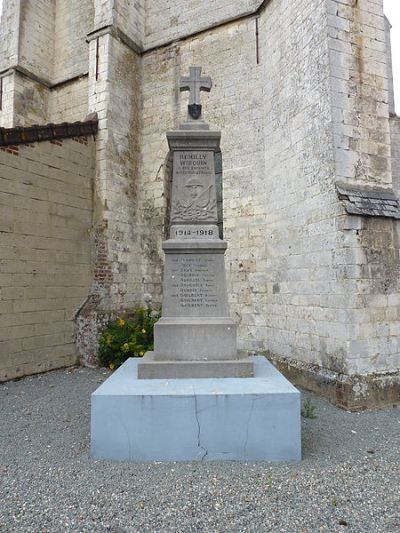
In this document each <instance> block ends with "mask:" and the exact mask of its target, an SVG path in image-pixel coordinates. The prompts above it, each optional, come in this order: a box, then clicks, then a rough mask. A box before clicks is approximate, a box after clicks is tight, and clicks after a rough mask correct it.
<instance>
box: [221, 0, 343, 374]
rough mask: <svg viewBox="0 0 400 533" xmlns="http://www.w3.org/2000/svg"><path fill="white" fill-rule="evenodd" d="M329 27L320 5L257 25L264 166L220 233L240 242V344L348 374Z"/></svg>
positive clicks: (282, 12)
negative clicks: (227, 230) (226, 231)
mask: <svg viewBox="0 0 400 533" xmlns="http://www.w3.org/2000/svg"><path fill="white" fill-rule="evenodd" d="M326 24H327V14H326V3H325V2H324V1H319V2H315V1H307V2H305V1H304V0H303V1H289V0H288V1H281V2H272V3H271V4H269V6H268V8H267V9H266V12H265V16H264V17H261V19H260V31H261V35H262V41H261V51H260V58H261V64H262V68H263V71H262V79H263V80H264V87H263V101H262V114H263V118H264V132H263V137H264V157H265V167H264V171H263V173H262V174H261V175H257V174H256V175H255V176H254V175H253V176H252V177H251V178H250V179H249V181H248V183H245V184H244V186H243V191H241V190H239V194H238V198H237V201H236V203H235V204H234V206H233V207H234V210H232V215H231V216H232V220H231V221H229V215H227V216H228V221H227V224H226V226H228V225H229V226H230V227H231V228H232V229H231V238H230V242H231V243H232V245H233V246H235V243H239V246H237V245H236V246H237V249H236V250H235V252H234V253H235V256H236V258H237V264H238V266H237V269H236V272H233V273H232V275H233V293H234V294H237V295H238V300H237V304H236V311H237V313H239V314H241V317H242V318H241V328H240V334H241V337H242V339H243V340H242V342H243V343H244V344H245V345H246V344H247V345H248V348H250V349H252V350H255V351H257V352H259V351H261V352H266V351H267V352H268V353H270V354H272V355H273V356H276V357H278V358H280V359H282V358H288V359H292V360H296V361H302V362H304V363H307V364H313V365H318V366H321V367H325V368H330V369H332V370H334V369H335V370H340V371H345V368H346V351H347V341H348V339H349V334H350V332H349V325H348V312H347V302H346V297H345V294H346V293H345V291H346V287H345V286H342V285H340V284H338V282H337V278H338V276H340V272H338V268H337V263H338V260H339V257H340V255H341V254H342V250H341V248H342V244H341V242H340V234H339V232H338V231H337V227H336V223H335V220H336V217H337V216H338V215H340V214H341V213H342V208H341V206H340V204H339V201H338V198H337V195H336V192H335V188H334V175H335V173H334V157H333V156H334V152H333V144H332V132H331V108H330V82H329V80H330V72H329V60H328V43H327V38H326ZM235 174H236V175H240V168H239V169H238V171H236V172H235ZM250 175H252V174H250ZM237 228H240V232H241V233H242V235H241V234H240V233H239V232H238V229H237ZM238 237H239V238H238ZM227 238H228V235H227ZM231 253H232V252H231ZM242 259H247V260H251V265H253V271H251V270H250V269H249V267H248V266H247V265H246V263H245V262H243V260H242ZM339 268H340V267H339Z"/></svg>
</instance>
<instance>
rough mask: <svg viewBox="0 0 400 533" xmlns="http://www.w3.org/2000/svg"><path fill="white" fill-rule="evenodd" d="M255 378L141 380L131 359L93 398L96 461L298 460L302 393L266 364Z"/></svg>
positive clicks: (258, 364) (261, 362)
mask: <svg viewBox="0 0 400 533" xmlns="http://www.w3.org/2000/svg"><path fill="white" fill-rule="evenodd" d="M251 360H252V361H253V362H254V369H255V372H254V373H255V375H254V377H252V378H240V379H235V378H227V379H172V380H167V379H160V380H154V379H149V380H147V379H141V380H140V379H137V367H138V362H139V361H138V360H137V359H128V361H126V362H125V363H124V364H123V365H122V366H121V367H120V368H119V369H118V370H117V371H116V372H114V374H112V376H111V377H109V378H108V379H107V381H106V382H105V383H103V384H102V385H101V386H100V387H99V388H98V389H97V390H96V391H95V392H94V393H93V394H92V408H91V456H92V457H93V458H94V459H114V460H120V461H132V462H146V461H293V460H294V461H298V460H300V459H301V439H300V393H299V392H298V391H297V390H296V389H295V388H294V387H293V386H292V385H291V384H290V383H289V382H288V381H287V380H286V379H285V378H284V377H283V376H282V374H280V373H279V372H278V370H276V368H275V367H274V366H273V365H272V364H271V363H270V362H269V361H267V360H266V359H265V358H264V357H253V358H251Z"/></svg>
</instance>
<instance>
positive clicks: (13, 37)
mask: <svg viewBox="0 0 400 533" xmlns="http://www.w3.org/2000/svg"><path fill="white" fill-rule="evenodd" d="M19 4H20V0H7V2H4V1H3V12H2V16H1V19H0V22H1V29H2V31H1V39H0V72H3V71H4V70H6V69H8V68H10V67H11V66H13V65H15V64H16V63H17V62H18V39H19Z"/></svg>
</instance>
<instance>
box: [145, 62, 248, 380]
mask: <svg viewBox="0 0 400 533" xmlns="http://www.w3.org/2000/svg"><path fill="white" fill-rule="evenodd" d="M211 86H212V82H211V79H210V78H209V77H202V76H201V67H190V76H189V77H182V78H181V79H180V88H181V90H189V91H190V96H189V105H188V116H187V120H186V122H184V123H183V124H182V125H181V126H180V128H179V130H178V131H173V132H170V133H168V134H167V138H168V144H169V148H170V150H171V151H172V153H173V179H172V199H171V224H170V236H169V237H170V238H169V239H168V240H167V241H166V242H164V244H163V250H164V252H165V270H164V291H163V306H162V310H163V311H162V315H163V316H162V318H161V319H160V321H159V322H157V324H156V325H155V329H154V352H149V353H147V354H146V355H145V357H144V358H143V360H142V361H141V362H140V363H139V367H138V372H139V378H140V379H154V378H156V379H159V378H209V377H214V378H225V377H250V376H252V375H253V362H252V361H251V360H250V359H249V358H248V357H247V356H245V355H244V354H240V353H239V352H238V350H237V345H236V324H235V323H234V322H233V321H232V319H231V318H230V317H229V310H228V298H227V291H226V280H225V264H224V254H225V251H226V248H227V244H226V242H225V241H222V240H221V239H220V238H219V235H218V226H217V224H218V216H217V195H216V186H215V168H214V154H215V152H216V151H217V150H219V143H220V137H221V134H220V132H216V131H209V126H208V125H207V124H206V123H205V122H204V120H203V119H202V106H201V103H200V91H202V90H206V91H210V90H211Z"/></svg>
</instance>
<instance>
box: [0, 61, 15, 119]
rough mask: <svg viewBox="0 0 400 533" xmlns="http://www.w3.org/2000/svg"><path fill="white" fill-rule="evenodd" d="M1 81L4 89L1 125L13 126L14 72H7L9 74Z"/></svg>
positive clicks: (0, 114)
mask: <svg viewBox="0 0 400 533" xmlns="http://www.w3.org/2000/svg"><path fill="white" fill-rule="evenodd" d="M0 83H1V84H2V89H3V94H2V99H1V109H0V127H2V128H11V127H12V125H13V120H14V85H15V74H14V72H13V71H9V72H7V74H5V75H4V76H2V77H1V80H0Z"/></svg>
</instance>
